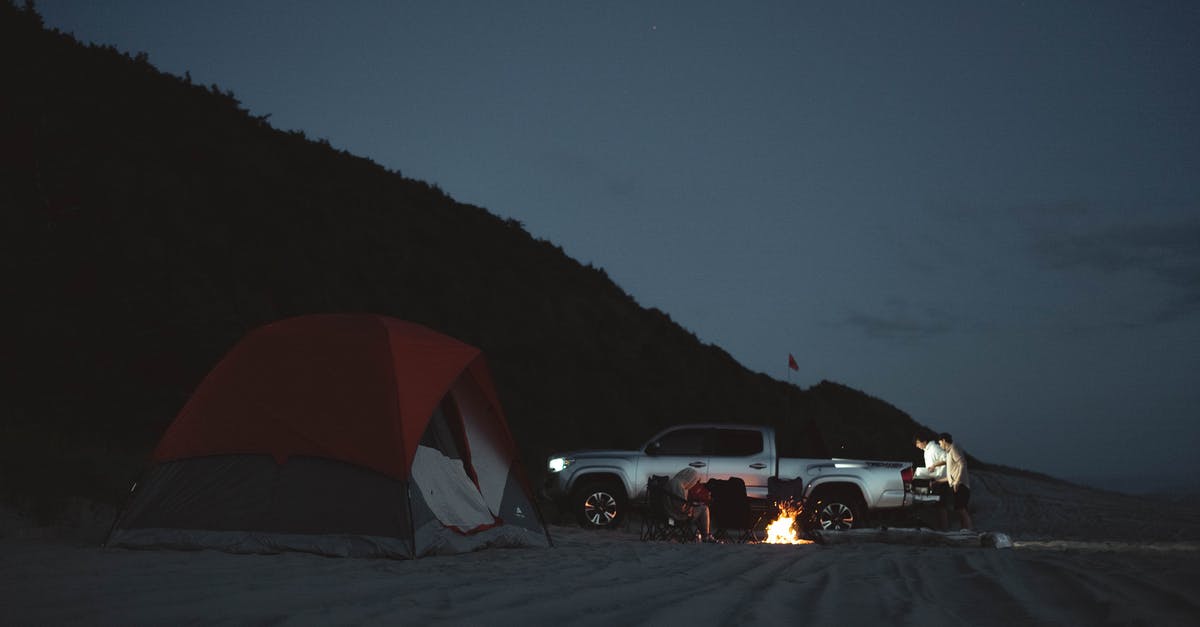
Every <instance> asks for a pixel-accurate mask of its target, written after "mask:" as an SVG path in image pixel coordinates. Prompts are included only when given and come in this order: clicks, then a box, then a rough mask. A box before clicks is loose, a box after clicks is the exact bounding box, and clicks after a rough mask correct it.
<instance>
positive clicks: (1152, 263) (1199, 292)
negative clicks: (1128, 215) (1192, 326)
mask: <svg viewBox="0 0 1200 627" xmlns="http://www.w3.org/2000/svg"><path fill="white" fill-rule="evenodd" d="M1031 247H1032V250H1033V253H1034V256H1035V257H1036V258H1037V259H1038V261H1039V263H1040V264H1041V265H1042V266H1043V267H1044V268H1047V269H1051V270H1058V271H1067V270H1083V271H1090V272H1099V273H1102V274H1109V275H1115V274H1118V273H1126V272H1135V273H1141V274H1143V275H1146V276H1149V277H1151V278H1152V279H1154V280H1156V281H1158V282H1160V283H1162V284H1164V285H1166V286H1169V287H1171V288H1172V289H1173V291H1174V292H1175V295H1174V296H1173V297H1172V298H1170V299H1169V300H1168V301H1167V302H1165V303H1162V304H1161V305H1160V306H1159V307H1158V308H1157V309H1156V311H1155V312H1154V313H1153V314H1152V315H1151V317H1150V319H1149V320H1148V321H1147V322H1148V323H1165V322H1171V321H1173V320H1178V319H1181V318H1185V317H1188V316H1191V315H1194V314H1196V313H1200V223H1180V224H1133V225H1114V226H1108V227H1105V228H1102V229H1098V230H1094V231H1090V232H1078V233H1066V232H1063V231H1061V230H1056V231H1050V230H1043V231H1041V232H1039V233H1036V234H1035V237H1034V240H1033V242H1032V244H1031Z"/></svg>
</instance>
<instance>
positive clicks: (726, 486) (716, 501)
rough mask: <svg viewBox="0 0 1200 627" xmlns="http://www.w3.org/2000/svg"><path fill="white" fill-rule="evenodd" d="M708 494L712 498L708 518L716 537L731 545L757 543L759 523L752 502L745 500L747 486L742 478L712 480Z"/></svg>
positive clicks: (710, 480)
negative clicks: (731, 543)
mask: <svg viewBox="0 0 1200 627" xmlns="http://www.w3.org/2000/svg"><path fill="white" fill-rule="evenodd" d="M707 485H708V491H709V492H710V493H711V494H712V504H711V505H710V506H709V510H708V511H709V515H710V516H711V517H712V518H711V520H712V528H713V537H715V538H716V539H717V540H725V541H728V542H737V543H743V542H749V541H751V540H756V539H757V538H756V537H755V535H754V529H755V527H756V522H757V521H756V519H755V518H754V516H753V514H752V513H751V512H750V499H749V497H747V496H746V482H745V481H743V480H742V479H741V478H740V477H731V478H729V479H709V480H708V484H707Z"/></svg>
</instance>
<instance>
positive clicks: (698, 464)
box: [688, 462, 708, 468]
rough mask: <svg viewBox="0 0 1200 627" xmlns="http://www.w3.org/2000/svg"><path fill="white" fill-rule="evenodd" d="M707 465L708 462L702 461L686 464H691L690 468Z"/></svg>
mask: <svg viewBox="0 0 1200 627" xmlns="http://www.w3.org/2000/svg"><path fill="white" fill-rule="evenodd" d="M707 465H708V464H706V463H704V462H692V463H690V464H688V466H691V467H692V468H704V467H705V466H707Z"/></svg>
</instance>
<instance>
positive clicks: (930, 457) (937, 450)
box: [913, 429, 953, 531]
mask: <svg viewBox="0 0 1200 627" xmlns="http://www.w3.org/2000/svg"><path fill="white" fill-rule="evenodd" d="M936 439H937V436H936V435H934V433H933V432H932V431H930V430H929V429H921V430H920V431H917V434H916V435H914V436H913V444H914V445H916V447H917V448H919V449H921V451H922V452H923V453H924V454H925V466H924V467H923V468H919V469H918V470H917V473H916V474H917V477H919V478H921V479H929V482H930V483H929V488H930V490H932V491H933V493H934V494H936V495H937V496H938V503H937V507H936V508H935V509H936V511H937V522H938V531H945V530H946V528H947V527H948V526H949V525H950V522H949V521H948V520H947V516H946V510H947V509H949V508H950V505H951V497H952V496H953V492H951V491H950V484H948V483H947V482H946V451H945V450H944V449H943V448H942V447H941V446H939V445H938V443H937V442H935V441H934V440H936Z"/></svg>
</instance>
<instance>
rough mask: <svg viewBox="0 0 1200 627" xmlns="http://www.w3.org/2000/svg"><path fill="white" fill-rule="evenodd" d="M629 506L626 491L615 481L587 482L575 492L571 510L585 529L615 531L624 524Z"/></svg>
mask: <svg viewBox="0 0 1200 627" xmlns="http://www.w3.org/2000/svg"><path fill="white" fill-rule="evenodd" d="M627 508H628V504H627V502H626V499H625V490H623V489H621V486H620V485H618V484H617V482H615V481H608V480H597V481H587V482H584V483H583V484H581V485H580V486H579V487H578V488H577V489H576V490H575V496H574V498H572V499H571V509H573V510H574V511H575V518H576V519H578V520H579V526H581V527H583V528H585V529H615V528H616V527H617V525H619V524H620V523H622V522H624V520H625V516H626V514H627V513H628V512H627Z"/></svg>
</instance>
